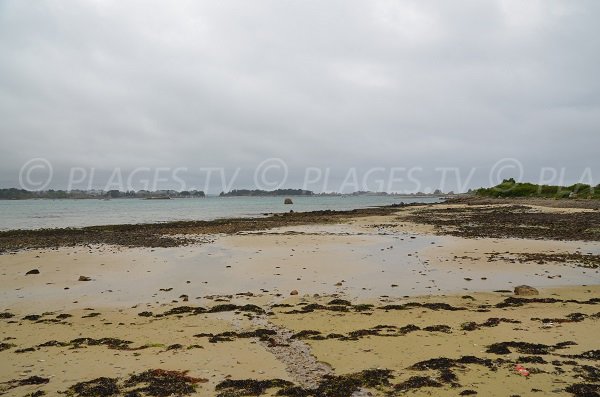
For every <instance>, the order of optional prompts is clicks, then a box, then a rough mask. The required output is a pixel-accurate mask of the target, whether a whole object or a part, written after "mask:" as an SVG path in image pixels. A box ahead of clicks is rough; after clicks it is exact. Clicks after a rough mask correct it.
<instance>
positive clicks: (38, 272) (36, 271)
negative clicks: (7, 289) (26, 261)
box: [25, 269, 40, 275]
mask: <svg viewBox="0 0 600 397" xmlns="http://www.w3.org/2000/svg"><path fill="white" fill-rule="evenodd" d="M28 274H40V271H39V270H38V269H31V270H30V271H28V272H27V273H25V275H28Z"/></svg>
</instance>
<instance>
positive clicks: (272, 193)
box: [219, 189, 314, 197]
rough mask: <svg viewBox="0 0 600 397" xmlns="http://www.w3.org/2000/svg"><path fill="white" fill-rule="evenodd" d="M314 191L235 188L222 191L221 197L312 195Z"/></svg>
mask: <svg viewBox="0 0 600 397" xmlns="http://www.w3.org/2000/svg"><path fill="white" fill-rule="evenodd" d="M312 195H314V193H313V192H311V191H310V190H302V189H277V190H270V191H269V190H248V189H234V190H231V191H229V192H227V193H225V192H221V194H219V196H220V197H234V196H312Z"/></svg>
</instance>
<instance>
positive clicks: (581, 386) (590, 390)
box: [565, 383, 600, 397]
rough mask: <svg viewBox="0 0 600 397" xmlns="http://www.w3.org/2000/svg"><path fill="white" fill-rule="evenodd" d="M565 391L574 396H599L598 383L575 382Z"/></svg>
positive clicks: (599, 386)
mask: <svg viewBox="0 0 600 397" xmlns="http://www.w3.org/2000/svg"><path fill="white" fill-rule="evenodd" d="M565 391H567V392H568V393H571V394H572V395H574V396H575V397H598V396H600V384H598V383H595V384H592V383H575V384H573V385H571V386H568V387H567V388H566V389H565Z"/></svg>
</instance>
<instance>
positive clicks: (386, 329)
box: [292, 324, 450, 341]
mask: <svg viewBox="0 0 600 397" xmlns="http://www.w3.org/2000/svg"><path fill="white" fill-rule="evenodd" d="M428 328H429V329H427V328H424V329H425V330H427V331H437V332H447V333H449V332H450V327H448V326H447V325H435V326H431V327H428ZM420 329H421V328H419V327H418V326H416V325H414V324H408V325H405V326H403V327H400V328H397V327H396V326H394V325H376V326H374V327H373V328H370V329H358V330H355V331H350V332H348V334H346V335H343V334H336V333H333V334H328V335H323V334H322V333H321V332H320V331H316V330H311V329H307V330H302V331H299V332H297V333H295V334H294V335H292V339H309V340H325V339H339V340H342V341H353V340H359V339H360V338H363V337H365V336H402V335H406V334H408V333H410V332H414V331H419V330H420Z"/></svg>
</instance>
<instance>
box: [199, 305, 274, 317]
mask: <svg viewBox="0 0 600 397" xmlns="http://www.w3.org/2000/svg"><path fill="white" fill-rule="evenodd" d="M231 311H241V312H251V313H257V314H264V313H265V311H264V309H263V308H261V307H259V306H256V305H252V304H248V305H243V306H238V305H234V304H232V303H226V304H222V305H216V306H213V307H211V308H210V309H208V313H220V312H231Z"/></svg>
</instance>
